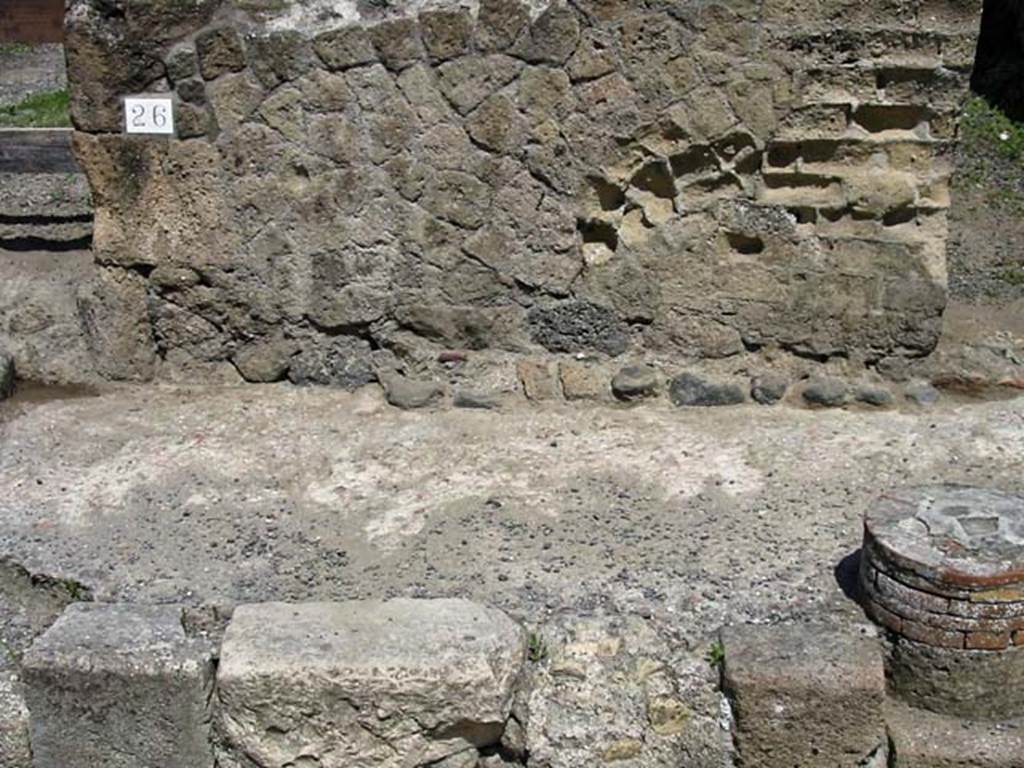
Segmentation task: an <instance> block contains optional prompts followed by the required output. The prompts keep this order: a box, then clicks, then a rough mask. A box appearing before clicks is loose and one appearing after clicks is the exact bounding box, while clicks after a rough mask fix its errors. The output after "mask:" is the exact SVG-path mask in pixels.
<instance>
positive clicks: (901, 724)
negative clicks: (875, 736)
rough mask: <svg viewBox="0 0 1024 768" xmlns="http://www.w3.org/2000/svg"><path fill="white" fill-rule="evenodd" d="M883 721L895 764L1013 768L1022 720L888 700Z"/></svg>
mask: <svg viewBox="0 0 1024 768" xmlns="http://www.w3.org/2000/svg"><path fill="white" fill-rule="evenodd" d="M885 722H886V726H887V727H888V730H889V740H890V743H891V745H892V754H891V756H890V765H892V766H893V767H894V768H1016V766H1019V765H1020V764H1021V756H1022V755H1024V724H1022V723H1020V722H1014V723H979V722H970V721H967V720H962V719H960V718H952V717H947V716H944V715H937V714H934V713H932V712H925V711H923V710H920V709H912V708H911V707H908V706H905V705H902V704H898V703H894V702H890V703H889V704H888V705H887V706H886V709H885Z"/></svg>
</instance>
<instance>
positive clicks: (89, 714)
mask: <svg viewBox="0 0 1024 768" xmlns="http://www.w3.org/2000/svg"><path fill="white" fill-rule="evenodd" d="M22 670H23V675H24V682H25V698H26V701H27V703H28V707H29V711H30V712H31V739H32V754H33V761H34V762H33V765H34V766H35V768H96V767H97V766H103V768H140V766H154V767H155V766H159V767H160V768H211V767H212V765H213V750H212V748H211V745H210V734H209V721H210V712H209V708H208V703H209V700H210V696H211V692H212V686H213V662H212V654H211V651H210V648H209V646H208V645H207V644H205V643H204V642H202V641H199V640H196V639H191V638H189V637H187V636H186V634H185V630H184V628H183V624H182V611H181V609H180V608H177V607H174V606H159V607H153V606H127V605H110V604H97V603H76V604H74V605H71V606H69V607H68V608H67V610H65V612H64V613H63V614H62V615H61V617H60V618H59V619H58V620H57V622H56V623H55V624H54V625H53V626H52V627H51V628H50V629H49V630H48V631H47V632H46V633H45V634H44V635H42V636H41V637H40V638H39V639H38V640H37V641H36V642H35V644H34V645H32V647H31V648H30V649H29V650H28V652H27V653H26V654H25V658H24V662H23V665H22Z"/></svg>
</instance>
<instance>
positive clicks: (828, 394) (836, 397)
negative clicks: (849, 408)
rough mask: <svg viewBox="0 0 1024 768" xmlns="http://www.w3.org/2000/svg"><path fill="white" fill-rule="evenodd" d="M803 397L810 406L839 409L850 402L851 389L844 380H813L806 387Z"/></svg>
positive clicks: (824, 378)
mask: <svg viewBox="0 0 1024 768" xmlns="http://www.w3.org/2000/svg"><path fill="white" fill-rule="evenodd" d="M803 397H804V401H805V402H806V403H807V404H808V405H814V406H818V407H822V408H839V407H841V406H844V405H846V404H847V403H848V402H849V401H850V388H849V387H848V386H847V384H846V382H845V381H843V380H842V379H835V378H826V377H823V378H817V379H811V380H810V381H809V382H808V383H807V386H806V387H804V392H803Z"/></svg>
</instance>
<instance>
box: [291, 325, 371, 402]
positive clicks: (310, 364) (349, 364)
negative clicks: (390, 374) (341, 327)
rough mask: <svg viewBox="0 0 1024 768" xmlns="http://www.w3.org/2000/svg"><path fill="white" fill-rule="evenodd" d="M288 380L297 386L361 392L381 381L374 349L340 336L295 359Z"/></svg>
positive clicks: (306, 351) (303, 352) (365, 343)
mask: <svg viewBox="0 0 1024 768" xmlns="http://www.w3.org/2000/svg"><path fill="white" fill-rule="evenodd" d="M288 379H289V380H290V381H291V382H292V383H293V384H299V385H311V384H319V385H321V386H332V387H341V388H343V389H348V390H353V389H358V388H359V387H362V386H364V385H366V384H371V383H373V382H374V381H376V380H377V374H376V373H375V372H374V370H373V366H372V365H371V361H370V345H369V344H368V343H367V342H365V341H363V340H362V339H357V338H354V337H352V336H339V337H337V338H334V339H329V340H327V341H324V342H321V343H319V344H317V345H315V346H311V347H308V348H307V349H304V350H303V351H302V352H300V353H299V354H298V355H296V356H295V357H293V358H292V363H291V368H290V369H289V371H288Z"/></svg>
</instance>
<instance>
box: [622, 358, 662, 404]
mask: <svg viewBox="0 0 1024 768" xmlns="http://www.w3.org/2000/svg"><path fill="white" fill-rule="evenodd" d="M659 389H661V374H660V373H658V370H657V369H656V368H652V367H651V366H649V365H627V366H626V367H625V368H623V369H622V370H620V371H619V372H618V373H617V374H615V378H613V379H612V392H613V393H614V394H615V396H616V397H617V398H619V400H640V399H642V398H645V397H653V396H654V395H656V394H658V390H659Z"/></svg>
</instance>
